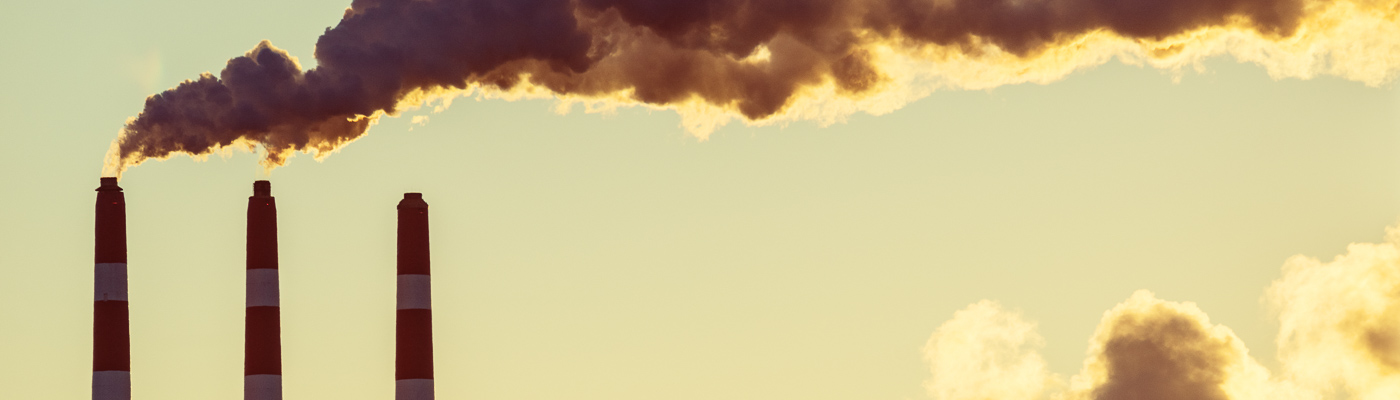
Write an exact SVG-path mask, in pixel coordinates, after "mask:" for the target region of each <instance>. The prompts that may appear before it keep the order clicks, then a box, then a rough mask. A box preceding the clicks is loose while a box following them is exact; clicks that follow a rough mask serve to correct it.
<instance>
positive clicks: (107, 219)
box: [92, 178, 131, 400]
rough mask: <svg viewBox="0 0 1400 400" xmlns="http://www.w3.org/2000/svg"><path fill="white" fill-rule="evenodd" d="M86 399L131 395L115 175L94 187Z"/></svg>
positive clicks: (119, 399)
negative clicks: (89, 383) (89, 373)
mask: <svg viewBox="0 0 1400 400" xmlns="http://www.w3.org/2000/svg"><path fill="white" fill-rule="evenodd" d="M96 225H97V236H96V239H97V240H96V246H95V248H94V251H93V253H94V254H93V255H94V257H93V258H94V261H95V262H96V271H95V275H96V279H94V287H95V288H96V290H95V298H94V299H93V300H94V301H93V306H92V399H93V400H130V399H131V331H130V320H129V319H128V313H127V308H126V196H125V195H123V194H122V188H121V187H120V186H117V178H102V185H101V186H99V187H98V188H97V224H96Z"/></svg>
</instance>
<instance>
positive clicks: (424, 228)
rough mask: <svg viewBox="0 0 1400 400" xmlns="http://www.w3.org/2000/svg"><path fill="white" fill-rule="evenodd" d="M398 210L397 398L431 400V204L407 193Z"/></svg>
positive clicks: (395, 372)
mask: <svg viewBox="0 0 1400 400" xmlns="http://www.w3.org/2000/svg"><path fill="white" fill-rule="evenodd" d="M398 209H399V255H398V270H399V285H398V286H399V287H398V311H397V313H398V315H397V319H396V321H395V323H396V326H395V331H396V332H395V338H396V346H395V347H396V349H395V350H396V352H395V360H394V362H395V365H394V379H395V383H394V398H395V399H397V400H432V399H433V311H432V290H431V280H430V279H429V275H428V264H429V262H428V203H427V202H424V201H423V194H422V193H404V195H403V200H402V201H399V207H398Z"/></svg>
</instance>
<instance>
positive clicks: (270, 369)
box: [243, 181, 282, 400]
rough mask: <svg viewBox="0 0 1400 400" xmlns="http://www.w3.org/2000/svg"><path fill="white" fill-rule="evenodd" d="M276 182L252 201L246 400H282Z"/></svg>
mask: <svg viewBox="0 0 1400 400" xmlns="http://www.w3.org/2000/svg"><path fill="white" fill-rule="evenodd" d="M275 200H276V199H273V198H272V183H270V182H268V181H257V182H253V195H252V196H251V197H248V309H247V314H246V319H245V322H246V325H245V329H244V337H243V340H244V341H243V351H244V353H243V399H244V400H282V334H281V332H282V322H281V309H280V304H279V303H280V302H279V297H280V296H279V295H278V290H277V202H276V201H275Z"/></svg>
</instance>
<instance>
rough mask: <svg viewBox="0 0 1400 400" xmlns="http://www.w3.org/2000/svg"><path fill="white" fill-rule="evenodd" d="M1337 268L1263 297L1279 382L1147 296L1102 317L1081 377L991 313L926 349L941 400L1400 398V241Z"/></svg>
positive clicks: (1299, 259)
mask: <svg viewBox="0 0 1400 400" xmlns="http://www.w3.org/2000/svg"><path fill="white" fill-rule="evenodd" d="M1387 236H1388V238H1387V241H1386V242H1385V243H1379V244H1352V245H1351V246H1350V247H1349V248H1348V252H1347V254H1345V255H1342V256H1338V257H1337V258H1336V259H1334V260H1332V261H1330V262H1321V261H1319V260H1316V259H1311V258H1307V257H1303V256H1295V257H1293V258H1291V259H1289V260H1288V261H1287V262H1286V263H1285V265H1284V268H1283V271H1284V274H1283V277H1282V278H1281V279H1279V280H1277V281H1275V282H1274V284H1273V285H1272V286H1271V287H1270V288H1269V289H1268V291H1267V292H1266V295H1265V299H1266V302H1267V303H1268V304H1269V305H1270V306H1271V307H1272V308H1273V311H1274V312H1276V315H1277V317H1278V319H1279V323H1280V332H1279V336H1278V339H1277V344H1278V356H1279V357H1278V358H1279V362H1280V364H1281V368H1280V371H1278V373H1277V374H1275V373H1273V372H1271V371H1269V370H1268V369H1267V368H1265V367H1263V366H1262V365H1260V364H1259V363H1258V362H1257V361H1255V360H1254V359H1253V358H1252V357H1250V355H1249V353H1248V351H1247V349H1246V348H1245V347H1244V345H1243V343H1242V342H1241V341H1240V339H1239V338H1238V337H1236V336H1235V334H1234V333H1233V332H1231V331H1230V329H1228V328H1226V327H1223V326H1220V325H1214V324H1211V322H1210V320H1209V318H1207V317H1206V314H1205V313H1204V312H1202V311H1201V310H1200V309H1199V308H1197V307H1196V305H1194V304H1192V303H1180V302H1168V301H1163V300H1160V299H1157V298H1156V297H1155V296H1153V294H1152V293H1150V292H1147V291H1138V292H1137V293H1134V294H1133V295H1132V296H1131V297H1130V298H1129V299H1128V300H1127V301H1125V302H1123V303H1122V304H1119V305H1118V306H1117V307H1114V308H1113V309H1112V310H1109V311H1108V312H1105V313H1104V317H1103V320H1102V321H1101V322H1100V325H1099V327H1098V330H1097V331H1096V332H1095V334H1094V337H1093V338H1092V340H1091V341H1090V347H1089V351H1088V358H1087V360H1086V361H1085V362H1084V365H1083V368H1082V370H1081V371H1080V372H1079V373H1077V374H1076V375H1074V376H1072V377H1070V378H1069V379H1067V380H1066V379H1064V378H1063V377H1061V376H1058V375H1055V374H1052V373H1050V372H1049V371H1048V370H1047V369H1046V363H1045V361H1044V359H1043V358H1042V357H1041V356H1040V353H1039V349H1040V348H1043V347H1044V345H1045V344H1044V341H1043V339H1041V338H1040V337H1039V336H1038V335H1037V334H1036V333H1035V324H1033V323H1031V322H1028V321H1026V320H1025V319H1024V317H1022V316H1021V315H1020V313H1018V312H1014V311H1008V310H1006V309H1004V308H1002V307H1001V306H1000V305H998V304H997V303H994V302H990V301H982V302H979V303H976V304H973V305H971V306H969V307H967V308H966V309H963V310H962V311H959V312H957V313H955V314H954V316H953V319H952V320H950V321H948V322H946V323H944V324H943V325H942V326H940V327H939V328H938V330H936V331H935V332H934V334H933V335H932V337H931V338H930V339H929V341H928V344H927V346H926V347H925V357H926V359H927V360H928V361H929V363H930V364H929V365H930V367H931V370H932V373H933V376H932V378H931V379H930V380H928V381H927V382H926V387H927V389H928V392H929V394H930V396H932V397H933V398H934V399H938V400H975V399H1000V400H1031V399H1055V400H1118V399H1135V400H1156V399H1161V400H1169V399H1209V400H1217V399H1218V400H1227V399H1228V400H1292V399H1299V400H1303V399H1306V400H1322V399H1340V398H1346V399H1358V400H1381V399H1397V398H1400V229H1394V228H1393V229H1391V230H1390V231H1389V234H1388V235H1387Z"/></svg>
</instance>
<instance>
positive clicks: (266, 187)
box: [253, 181, 272, 196]
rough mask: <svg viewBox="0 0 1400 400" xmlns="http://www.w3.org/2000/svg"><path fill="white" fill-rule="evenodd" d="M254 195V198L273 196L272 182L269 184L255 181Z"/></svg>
mask: <svg viewBox="0 0 1400 400" xmlns="http://www.w3.org/2000/svg"><path fill="white" fill-rule="evenodd" d="M253 195H254V196H271V195H272V182H268V181H253Z"/></svg>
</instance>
